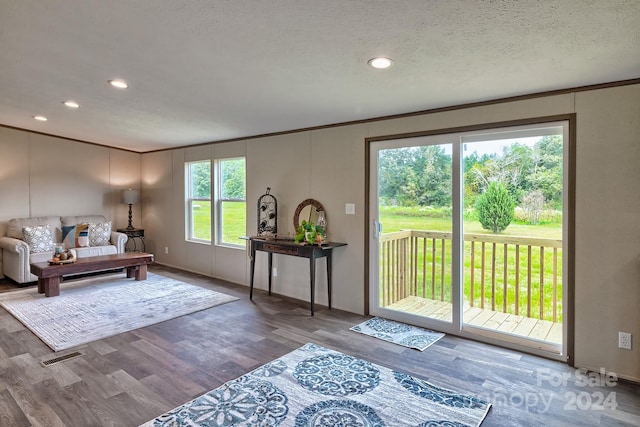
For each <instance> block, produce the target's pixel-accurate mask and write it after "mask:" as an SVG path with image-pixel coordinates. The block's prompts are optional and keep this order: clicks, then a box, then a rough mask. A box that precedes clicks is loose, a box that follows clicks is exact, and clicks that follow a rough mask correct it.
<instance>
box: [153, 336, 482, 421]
mask: <svg viewBox="0 0 640 427" xmlns="http://www.w3.org/2000/svg"><path fill="white" fill-rule="evenodd" d="M490 408H491V404H489V403H488V402H486V401H484V400H481V399H478V398H476V397H473V396H469V395H465V394H461V393H457V392H455V391H451V390H446V389H443V388H440V387H437V386H435V385H433V384H430V383H428V382H426V381H424V380H422V379H420V378H416V377H413V376H411V375H408V374H405V373H402V372H398V371H394V370H391V369H388V368H385V367H383V366H379V365H376V364H374V363H371V362H368V361H366V360H362V359H358V358H355V357H352V356H349V355H346V354H343V353H339V352H337V351H333V350H329V349H326V348H324V347H321V346H319V345H317V344H312V343H310V344H305V345H304V346H302V347H300V348H299V349H297V350H295V351H293V352H291V353H289V354H285V355H284V356H282V357H281V358H279V359H276V360H274V361H273V362H270V363H267V364H266V365H263V366H261V367H259V368H258V369H256V370H254V371H252V372H250V373H248V374H246V375H243V376H241V377H239V378H237V379H235V380H232V381H229V382H227V383H225V384H223V385H222V386H220V387H218V388H216V389H215V390H212V391H210V392H208V393H206V394H204V395H202V396H200V397H198V398H196V399H194V400H192V401H190V402H187V403H185V404H184V405H181V406H179V407H177V408H175V409H173V410H171V411H169V412H167V413H165V414H163V415H161V416H159V417H158V418H155V419H153V420H151V421H148V422H147V423H145V424H143V426H144V427H152V426H153V427H179V426H281V427H284V426H296V427H307V426H308V427H321V426H322V427H335V426H360V427H366V426H368V427H382V426H434V427H435V426H450V427H454V426H455V427H464V426H479V425H480V424H481V423H482V421H483V420H484V418H485V417H486V415H487V413H488V411H489V409H490Z"/></svg>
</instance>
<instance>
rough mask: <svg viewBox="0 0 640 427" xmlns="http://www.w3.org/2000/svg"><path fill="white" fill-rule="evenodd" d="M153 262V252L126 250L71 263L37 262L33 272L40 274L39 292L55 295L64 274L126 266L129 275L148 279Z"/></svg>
mask: <svg viewBox="0 0 640 427" xmlns="http://www.w3.org/2000/svg"><path fill="white" fill-rule="evenodd" d="M152 262H153V254H147V253H144V252H126V253H123V254H116V255H101V256H92V257H86V258H78V260H77V261H76V262H73V263H70V264H54V265H51V264H49V263H48V262H35V263H33V264H31V273H32V274H34V275H36V276H38V293H44V294H45V296H48V297H55V296H58V295H60V282H62V276H66V275H69V274H80V273H91V272H94V271H100V270H111V269H117V268H126V269H127V277H134V276H135V278H136V280H146V279H147V264H151V263H152Z"/></svg>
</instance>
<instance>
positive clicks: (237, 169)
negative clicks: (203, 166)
mask: <svg viewBox="0 0 640 427" xmlns="http://www.w3.org/2000/svg"><path fill="white" fill-rule="evenodd" d="M216 165H217V180H216V181H217V192H216V196H217V203H216V218H217V220H216V231H217V238H216V243H217V244H220V245H232V246H242V247H243V248H244V244H243V243H241V242H240V241H239V240H238V239H239V238H240V237H241V236H245V235H246V230H247V227H246V224H247V221H246V219H247V201H246V198H247V197H246V173H245V159H244V158H235V159H224V160H217V161H216Z"/></svg>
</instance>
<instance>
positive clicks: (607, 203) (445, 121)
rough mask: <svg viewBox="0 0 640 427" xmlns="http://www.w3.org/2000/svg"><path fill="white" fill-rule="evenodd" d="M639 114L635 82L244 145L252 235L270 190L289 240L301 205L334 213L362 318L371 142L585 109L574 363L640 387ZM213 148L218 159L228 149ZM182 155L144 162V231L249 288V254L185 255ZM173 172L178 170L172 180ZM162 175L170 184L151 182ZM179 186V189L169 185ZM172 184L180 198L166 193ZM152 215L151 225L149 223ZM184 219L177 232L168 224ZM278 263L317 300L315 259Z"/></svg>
mask: <svg viewBox="0 0 640 427" xmlns="http://www.w3.org/2000/svg"><path fill="white" fill-rule="evenodd" d="M639 108H640V86H639V85H634V86H624V87H618V88H611V89H601V90H594V91H589V92H578V93H575V94H573V93H569V94H564V95H556V96H548V97H541V98H534V99H529V100H522V101H516V102H506V103H500V104H494V105H487V106H482V107H474V108H467V109H461V110H455V111H448V112H440V113H434V114H425V115H420V116H413V117H406V118H400V119H393V120H385V121H378V122H372V123H364V124H357V125H350V126H342V127H335V128H329V129H323V130H314V131H304V132H299V133H293V134H287V135H281V136H272V137H265V138H259V139H250V140H247V141H246V142H240V143H234V144H240V145H244V146H245V147H246V155H247V187H248V188H247V206H248V213H247V214H248V215H247V232H248V234H253V233H255V232H256V224H255V222H256V212H255V209H254V208H253V206H254V203H256V201H257V199H258V197H259V196H260V195H261V194H263V193H264V192H265V190H266V188H267V187H271V194H273V195H274V196H275V197H276V198H277V200H278V214H279V215H278V218H279V221H278V228H279V231H280V233H287V232H288V233H291V234H293V225H292V216H293V212H294V210H295V207H296V206H297V204H298V203H299V202H300V201H302V200H304V199H306V198H315V199H317V200H319V201H320V202H321V203H323V204H324V206H325V208H326V211H327V215H328V220H329V234H330V239H331V240H335V241H342V242H347V243H348V246H347V247H346V248H341V249H337V250H336V251H335V256H334V264H335V265H334V286H335V287H334V297H333V305H334V307H336V308H339V309H343V310H347V311H352V312H356V313H362V312H363V307H364V305H365V301H364V293H363V288H364V280H365V272H364V263H365V256H366V254H365V253H364V248H365V246H364V240H365V236H366V235H367V233H368V230H366V229H365V224H364V212H365V209H366V207H365V206H364V203H365V179H366V178H365V154H364V153H365V142H364V139H365V138H366V137H368V136H383V135H393V134H400V133H407V132H414V131H427V130H436V129H445V128H453V127H460V126H467V125H474V124H484V123H494V122H504V121H508V120H516V119H529V118H535V117H545V116H553V115H558V114H570V113H576V114H577V171H576V173H577V188H576V192H577V203H576V206H577V212H576V244H577V252H576V269H577V271H576V284H575V289H576V316H575V320H576V337H575V338H576V339H575V363H576V365H577V366H582V367H588V368H592V369H595V370H598V369H600V368H601V367H604V368H605V369H607V370H610V371H614V372H616V373H618V374H619V375H620V376H622V377H626V378H634V379H640V362H639V361H640V344H635V345H634V349H633V350H632V351H628V350H621V349H618V348H617V334H618V331H625V332H631V333H632V334H633V335H634V339H635V340H636V342H640V341H638V340H640V310H639V309H638V307H639V306H640V244H639V243H638V242H640V221H639V219H640V218H639V215H640V214H639V212H640V196H639V195H638V194H639V193H638V191H637V190H636V188H637V185H638V183H639V182H640V123H639V118H640V110H639ZM207 147H209V146H207ZM210 147H211V149H212V151H213V152H216V151H217V150H218V149H219V147H220V148H221V149H223V148H224V147H226V144H225V143H223V144H215V145H210ZM184 152H185V150H184V149H179V150H173V151H170V152H162V153H152V154H145V155H143V179H144V181H145V184H144V185H145V189H148V190H149V191H151V192H152V193H150V194H151V195H150V196H149V197H148V199H150V200H149V202H150V203H151V204H150V205H148V204H145V206H144V210H145V216H144V218H145V225H146V226H147V228H149V229H153V234H154V239H157V240H158V246H159V247H160V246H165V245H169V246H171V247H178V248H179V251H180V252H179V253H178V254H173V255H172V254H171V253H170V254H169V255H168V256H166V257H165V256H163V255H162V254H160V255H158V260H159V261H160V262H166V263H168V264H172V265H175V266H178V267H184V268H189V269H193V270H195V271H201V272H203V273H205V274H211V275H214V276H220V277H225V278H227V279H229V280H232V281H235V282H238V283H241V284H245V285H247V284H248V259H247V257H246V254H245V252H244V251H231V252H229V251H225V252H224V265H226V268H227V269H229V268H231V269H233V270H234V271H235V273H234V272H231V271H224V273H221V263H220V262H218V261H217V259H218V258H219V257H220V255H221V254H219V253H217V252H215V249H214V250H213V251H212V250H211V248H208V247H192V248H188V249H187V248H185V243H184V238H183V234H184V231H183V230H184V224H183V219H182V218H183V215H182V210H183V209H184V208H183V199H181V197H182V198H183V197H184V195H183V192H182V191H183V190H182V188H183V182H182V179H183V178H182V175H183V166H182V160H183V158H184ZM168 167H172V168H173V173H172V174H171V173H168V172H167V168H168ZM158 177H161V179H160V180H158V181H157V184H153V183H152V182H153V181H155V180H156V178H158ZM175 182H178V183H179V184H178V185H175V184H174V185H173V187H172V184H171V183H175ZM171 188H173V191H174V192H178V193H179V197H177V198H176V197H175V194H172V193H168V194H162V195H160V194H159V193H164V192H165V191H169V192H170V191H171ZM156 195H157V196H156ZM146 198H147V197H146ZM172 201H173V202H175V203H176V205H172ZM345 203H355V204H356V215H345V213H344V205H345ZM149 210H151V212H149ZM150 217H153V220H154V224H153V225H150V224H149V221H148V220H147V218H150ZM176 222H178V224H177V229H179V232H178V233H176V232H175V230H174V229H173V227H172V226H170V224H175V223H176ZM202 256H204V259H202ZM203 261H204V265H202V264H203ZM207 261H208V262H207ZM274 266H275V267H276V268H278V277H276V278H274V283H273V287H274V291H275V292H276V293H279V294H283V295H287V296H291V297H294V298H299V299H302V300H308V298H309V289H308V285H307V283H308V282H307V277H308V263H307V261H306V260H304V259H296V258H293V257H284V256H275V257H274ZM325 276H326V275H325V274H324V264H323V261H320V265H319V268H318V276H317V279H318V282H319V287H318V289H317V301H318V302H319V303H321V304H326V277H325ZM266 277H267V271H266V256H265V255H264V254H260V253H258V256H257V263H256V286H257V287H259V288H262V289H266V286H267V281H266Z"/></svg>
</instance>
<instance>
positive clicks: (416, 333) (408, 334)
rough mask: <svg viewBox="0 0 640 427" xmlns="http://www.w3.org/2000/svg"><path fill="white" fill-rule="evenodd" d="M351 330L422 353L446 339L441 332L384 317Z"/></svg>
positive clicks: (371, 320) (368, 321)
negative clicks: (440, 340)
mask: <svg viewBox="0 0 640 427" xmlns="http://www.w3.org/2000/svg"><path fill="white" fill-rule="evenodd" d="M350 330H352V331H355V332H360V333H361V334H365V335H370V336H372V337H375V338H379V339H381V340H385V341H389V342H392V343H394V344H398V345H402V346H405V347H409V348H415V349H417V350H420V351H424V350H426V349H427V348H429V346H430V345H432V344H433V343H434V342H436V341H438V340H439V339H440V338H442V337H444V334H443V333H440V332H435V331H432V330H430V329H423V328H419V327H417V326H411V325H407V324H405V323H400V322H395V321H393V320H387V319H383V318H382V317H374V318H373V319H369V320H367V321H366V322H362V323H360V324H359V325H356V326H353V327H352V328H350Z"/></svg>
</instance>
